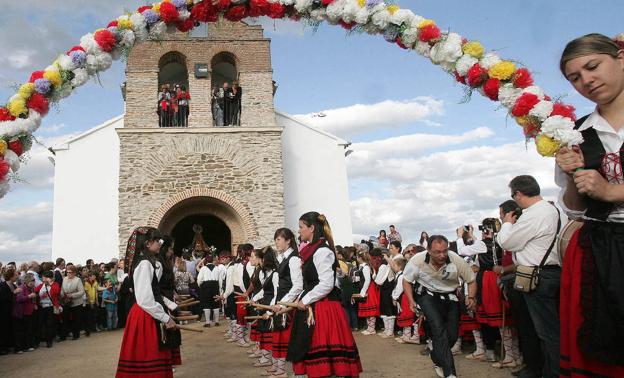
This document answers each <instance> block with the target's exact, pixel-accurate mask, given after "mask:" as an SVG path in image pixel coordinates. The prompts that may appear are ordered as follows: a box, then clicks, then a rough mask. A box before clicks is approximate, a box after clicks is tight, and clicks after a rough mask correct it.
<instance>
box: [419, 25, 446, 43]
mask: <svg viewBox="0 0 624 378" xmlns="http://www.w3.org/2000/svg"><path fill="white" fill-rule="evenodd" d="M440 35H441V33H440V28H438V27H437V26H435V25H433V24H431V25H427V26H425V27H423V28H422V29H420V33H419V34H418V39H420V40H421V41H422V42H427V43H431V42H433V41H435V40H438V39H439V38H440Z"/></svg>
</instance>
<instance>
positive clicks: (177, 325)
mask: <svg viewBox="0 0 624 378" xmlns="http://www.w3.org/2000/svg"><path fill="white" fill-rule="evenodd" d="M176 328H177V329H183V330H185V331H191V332H199V333H202V332H204V330H203V329H199V328H195V327H188V326H183V325H179V324H176Z"/></svg>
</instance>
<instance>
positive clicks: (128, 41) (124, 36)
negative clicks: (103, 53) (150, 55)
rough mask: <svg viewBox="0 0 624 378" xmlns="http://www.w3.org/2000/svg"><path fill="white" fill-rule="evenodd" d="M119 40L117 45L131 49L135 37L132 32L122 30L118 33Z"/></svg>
mask: <svg viewBox="0 0 624 378" xmlns="http://www.w3.org/2000/svg"><path fill="white" fill-rule="evenodd" d="M120 37H121V39H120V40H119V45H120V46H123V47H125V48H128V49H129V48H132V46H134V42H135V37H134V32H133V31H132V30H127V29H126V30H122V31H121V33H120Z"/></svg>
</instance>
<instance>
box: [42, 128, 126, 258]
mask: <svg viewBox="0 0 624 378" xmlns="http://www.w3.org/2000/svg"><path fill="white" fill-rule="evenodd" d="M119 127H123V116H119V117H116V118H114V119H112V120H110V121H107V122H105V123H104V124H102V125H100V126H98V127H96V128H94V129H91V130H89V131H87V132H86V133H84V134H82V135H80V136H78V137H75V138H73V139H71V140H69V141H68V142H66V143H65V144H62V145H59V146H56V147H55V151H56V158H55V160H56V163H55V177H54V215H53V230H52V258H53V259H56V258H57V257H63V258H65V260H66V261H67V262H73V263H80V264H84V263H85V261H86V260H87V259H89V258H92V259H93V260H95V261H96V262H107V261H110V259H111V258H112V257H117V255H118V245H117V243H118V241H119V238H118V236H117V233H118V229H117V224H118V196H117V193H118V186H119V138H118V137H117V133H116V132H115V128H119Z"/></svg>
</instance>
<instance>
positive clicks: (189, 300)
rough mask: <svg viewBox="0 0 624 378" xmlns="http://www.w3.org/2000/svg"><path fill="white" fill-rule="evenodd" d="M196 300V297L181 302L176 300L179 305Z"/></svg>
mask: <svg viewBox="0 0 624 378" xmlns="http://www.w3.org/2000/svg"><path fill="white" fill-rule="evenodd" d="M194 300H195V298H189V299H185V300H183V301H180V302H176V304H177V305H178V306H179V305H181V304H185V303H191V302H193V301H194Z"/></svg>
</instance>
